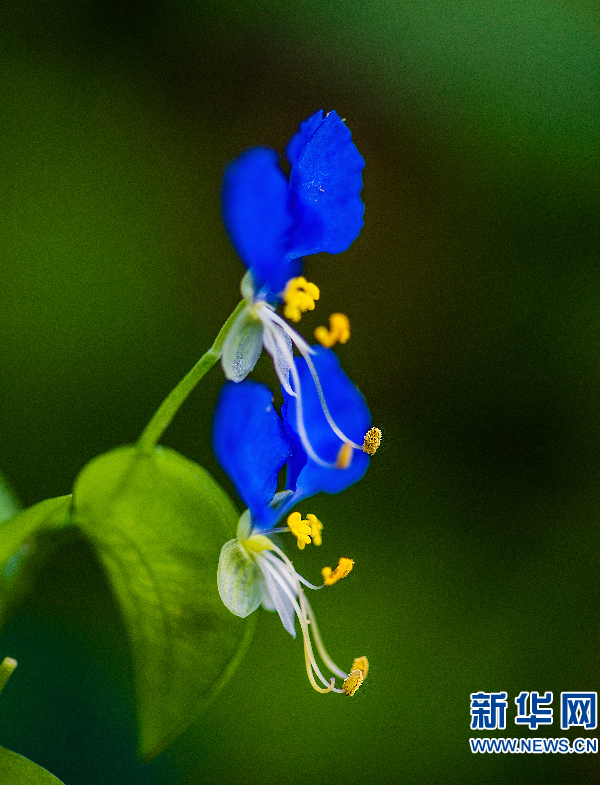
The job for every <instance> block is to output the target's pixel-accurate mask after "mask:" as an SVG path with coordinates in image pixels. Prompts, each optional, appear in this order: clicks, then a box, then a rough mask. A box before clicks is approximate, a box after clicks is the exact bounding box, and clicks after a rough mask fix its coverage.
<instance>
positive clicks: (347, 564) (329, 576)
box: [321, 556, 354, 586]
mask: <svg viewBox="0 0 600 785" xmlns="http://www.w3.org/2000/svg"><path fill="white" fill-rule="evenodd" d="M353 567H354V562H353V561H352V559H347V558H346V557H345V556H342V558H341V559H340V560H339V562H338V566H337V567H336V568H335V570H332V569H331V567H323V569H322V570H321V575H322V576H323V582H324V584H325V586H333V584H334V583H337V582H338V581H341V579H342V578H345V577H346V575H348V573H349V572H352V568H353Z"/></svg>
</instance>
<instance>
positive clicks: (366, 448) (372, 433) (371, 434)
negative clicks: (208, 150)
mask: <svg viewBox="0 0 600 785" xmlns="http://www.w3.org/2000/svg"><path fill="white" fill-rule="evenodd" d="M381 437H382V433H381V431H380V430H379V428H370V429H369V430H368V431H367V432H366V434H365V440H364V442H363V452H366V453H367V455H375V453H376V452H377V448H378V447H379V445H380V444H381Z"/></svg>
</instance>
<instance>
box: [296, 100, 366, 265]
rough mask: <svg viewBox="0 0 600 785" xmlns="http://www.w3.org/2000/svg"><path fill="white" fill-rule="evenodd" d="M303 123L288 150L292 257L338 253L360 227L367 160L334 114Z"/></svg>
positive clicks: (344, 247) (315, 116) (312, 118)
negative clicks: (322, 252) (363, 175)
mask: <svg viewBox="0 0 600 785" xmlns="http://www.w3.org/2000/svg"><path fill="white" fill-rule="evenodd" d="M319 119H320V118H319V112H317V114H315V115H313V116H312V117H310V118H309V119H308V120H306V121H305V122H304V123H303V124H302V125H301V126H300V130H299V131H298V133H297V134H296V135H295V136H294V137H293V138H292V140H291V142H290V144H289V146H288V157H289V159H290V162H291V163H292V171H291V176H290V202H289V208H290V210H291V212H292V214H293V215H294V225H293V227H292V229H291V232H290V235H289V239H288V245H287V251H288V254H289V255H290V256H291V257H298V256H308V255H309V254H314V253H319V252H321V251H327V252H328V253H341V252H342V251H345V250H346V249H347V248H348V247H349V246H350V244H351V243H352V242H353V241H354V240H355V239H356V237H358V233H359V232H360V230H361V228H362V225H363V214H364V205H363V203H362V200H361V198H360V192H361V190H362V170H363V168H364V165H365V162H364V160H363V157H362V156H361V154H360V153H359V152H358V150H357V149H356V145H355V144H354V142H353V141H352V136H351V134H350V131H349V130H348V128H347V127H346V125H345V124H344V123H343V122H342V121H341V120H340V118H339V117H338V115H337V114H336V112H330V113H329V114H328V115H327V116H326V117H325V118H323V119H322V120H321V121H320V122H318V120H319Z"/></svg>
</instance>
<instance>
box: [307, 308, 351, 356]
mask: <svg viewBox="0 0 600 785" xmlns="http://www.w3.org/2000/svg"><path fill="white" fill-rule="evenodd" d="M315 338H316V339H317V341H318V342H319V343H320V344H321V345H322V346H324V347H325V348H326V349H331V347H332V346H335V345H336V343H338V342H339V343H346V341H347V340H348V338H350V319H348V317H347V316H346V314H343V313H332V314H331V316H330V317H329V330H328V329H327V327H323V326H321V327H317V329H316V330H315Z"/></svg>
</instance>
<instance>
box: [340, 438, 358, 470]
mask: <svg viewBox="0 0 600 785" xmlns="http://www.w3.org/2000/svg"><path fill="white" fill-rule="evenodd" d="M363 449H364V448H363ZM351 461H352V445H351V444H348V443H347V442H344V444H342V446H341V447H340V451H339V452H338V454H337V458H336V460H335V468H336V469H347V468H348V466H350V463H351Z"/></svg>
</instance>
